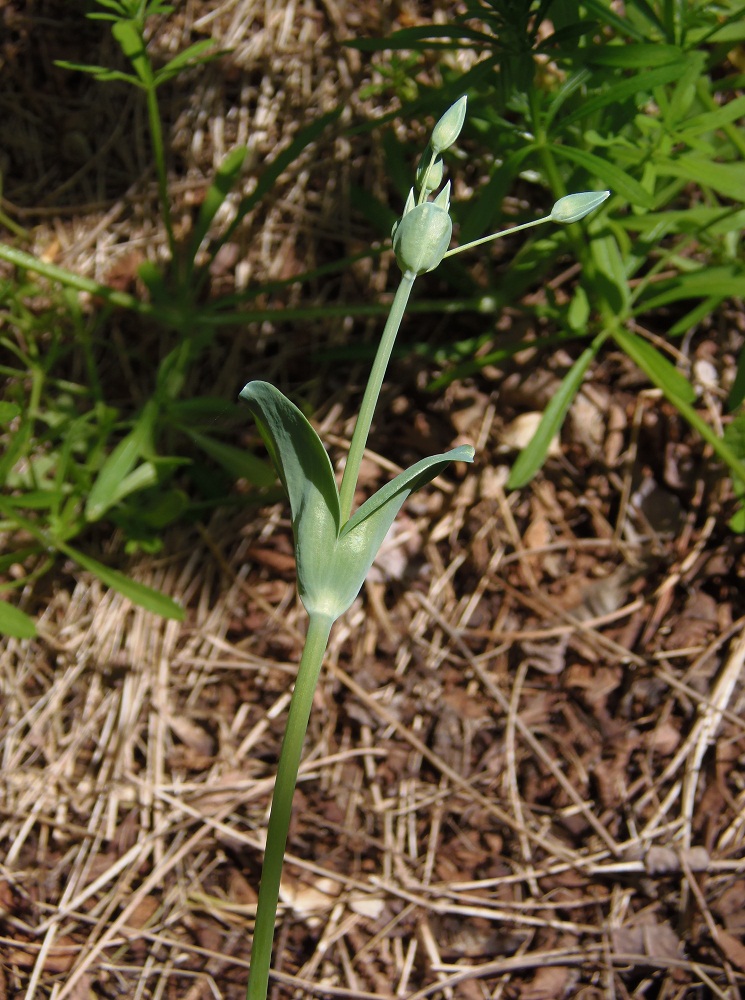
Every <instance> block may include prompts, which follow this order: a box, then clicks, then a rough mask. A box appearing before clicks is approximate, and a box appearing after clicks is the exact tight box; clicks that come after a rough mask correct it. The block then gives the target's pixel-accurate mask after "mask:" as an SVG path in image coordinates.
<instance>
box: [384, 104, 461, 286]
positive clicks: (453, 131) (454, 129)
mask: <svg viewBox="0 0 745 1000" xmlns="http://www.w3.org/2000/svg"><path fill="white" fill-rule="evenodd" d="M466 100H467V99H466V97H461V98H460V100H458V101H456V102H455V104H453V106H452V107H451V108H448V110H447V111H446V112H445V114H444V115H443V116H442V118H440V120H439V121H438V123H437V124H436V125H435V127H434V129H433V130H432V138H431V139H430V141H429V145H428V146H427V149H426V150H425V152H424V155H423V156H422V159H421V161H420V163H419V166H418V168H417V172H416V188H417V189H418V191H419V196H418V197H417V195H416V191H415V189H414V188H412V189H411V191H410V192H409V197H408V198H407V200H406V206H405V207H404V213H403V215H402V216H401V218H400V219H399V221H398V222H397V223H396V225H395V226H394V227H393V233H392V236H393V250H394V253H395V254H396V260H397V261H398V266H399V267H400V268H401V270H402V271H403V272H404V274H406V273H409V274H415V275H416V274H424V273H425V272H426V271H431V270H433V269H434V268H435V267H437V265H438V264H439V263H440V261H441V260H442V258H443V257H444V256H445V254H446V253H447V249H448V246H449V245H450V238H451V236H452V234H453V223H452V221H451V219H450V181H448V182H447V184H446V185H445V187H444V188H442V190H441V191H440V193H439V194H438V195H436V197H435V198H434V199H433V200H432V201H430V200H429V196H430V195H431V194H434V192H435V191H437V189H438V188H439V187H440V185H441V184H442V178H443V173H444V165H443V162H442V159H441V157H440V153H441V152H442V151H443V150H445V149H448V147H450V146H452V145H453V143H454V142H455V140H456V139H457V138H458V136H459V135H460V130H461V129H462V128H463V122H464V121H465V117H466Z"/></svg>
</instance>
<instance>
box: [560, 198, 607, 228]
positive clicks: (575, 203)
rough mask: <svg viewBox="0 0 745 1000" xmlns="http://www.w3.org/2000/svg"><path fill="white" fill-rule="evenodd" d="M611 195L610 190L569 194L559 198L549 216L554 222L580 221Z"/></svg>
mask: <svg viewBox="0 0 745 1000" xmlns="http://www.w3.org/2000/svg"><path fill="white" fill-rule="evenodd" d="M609 195H610V191H582V192H580V193H579V194H568V195H565V196H564V197H563V198H559V200H558V201H557V202H556V204H555V205H554V207H553V208H552V209H551V215H550V216H549V218H550V219H551V221H552V222H562V223H565V224H566V223H569V222H578V221H579V220H580V219H584V217H585V216H586V215H589V213H590V212H592V211H594V210H595V209H596V208H597V207H598V206H599V205H602V204H603V202H604V201H605V199H606V198H607V197H608V196H609Z"/></svg>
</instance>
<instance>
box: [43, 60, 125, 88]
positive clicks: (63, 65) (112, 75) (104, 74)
mask: <svg viewBox="0 0 745 1000" xmlns="http://www.w3.org/2000/svg"><path fill="white" fill-rule="evenodd" d="M54 65H55V66H59V67H60V69H71V70H74V71H75V72H76V73H90V74H91V76H93V77H94V79H96V80H99V81H101V82H105V83H110V82H111V81H112V80H119V81H120V82H123V83H130V84H132V85H133V86H135V87H142V84H141V83H140V81H139V80H138V79H137V77H136V76H132V74H131V73H122V72H121V70H118V69H109V68H108V66H94V65H93V64H91V63H78V62H70V61H69V60H68V59H55V60H54Z"/></svg>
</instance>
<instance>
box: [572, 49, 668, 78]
mask: <svg viewBox="0 0 745 1000" xmlns="http://www.w3.org/2000/svg"><path fill="white" fill-rule="evenodd" d="M583 55H584V58H585V59H586V61H587V62H588V63H589V64H590V65H591V66H618V67H621V68H622V69H649V68H650V67H652V66H666V65H668V64H669V63H674V64H675V66H676V68H677V71H678V74H680V63H681V60H682V59H684V58H685V54H684V52H683V50H682V49H680V48H679V47H678V46H677V45H663V44H654V43H652V42H639V43H637V44H635V45H629V44H624V43H623V42H619V44H617V45H592V46H589V47H588V48H587V49H585V50H584V51H583ZM662 82H667V81H662ZM645 86H648V85H645ZM655 86H657V84H655Z"/></svg>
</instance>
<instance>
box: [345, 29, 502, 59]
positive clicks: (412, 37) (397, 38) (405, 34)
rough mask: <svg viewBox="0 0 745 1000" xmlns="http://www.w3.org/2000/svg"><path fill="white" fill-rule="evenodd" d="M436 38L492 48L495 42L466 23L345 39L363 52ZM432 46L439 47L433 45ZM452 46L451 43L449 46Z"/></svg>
mask: <svg viewBox="0 0 745 1000" xmlns="http://www.w3.org/2000/svg"><path fill="white" fill-rule="evenodd" d="M436 38H447V39H449V40H450V42H455V41H464V40H468V41H470V42H478V43H480V44H481V45H482V46H483V47H484V48H487V47H488V48H492V47H493V46H494V44H495V38H494V36H493V35H488V34H485V33H484V32H482V31H476V29H475V28H468V27H466V26H465V25H455V24H452V25H444V24H443V25H439V24H432V25H423V26H421V27H419V26H417V27H416V28H403V29H402V30H401V31H394V32H393V34H392V35H388V36H387V37H386V38H353V39H350V40H349V41H345V43H344V44H345V45H348V46H349V48H350V49H359V50H361V51H362V52H389V51H393V52H395V51H397V50H399V49H411V48H417V47H418V46H419V43H420V42H429V41H431V40H432V39H436ZM431 47H432V48H436V47H438V46H437V45H432V46H431ZM447 47H448V48H450V47H452V46H451V45H448V46H447Z"/></svg>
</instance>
